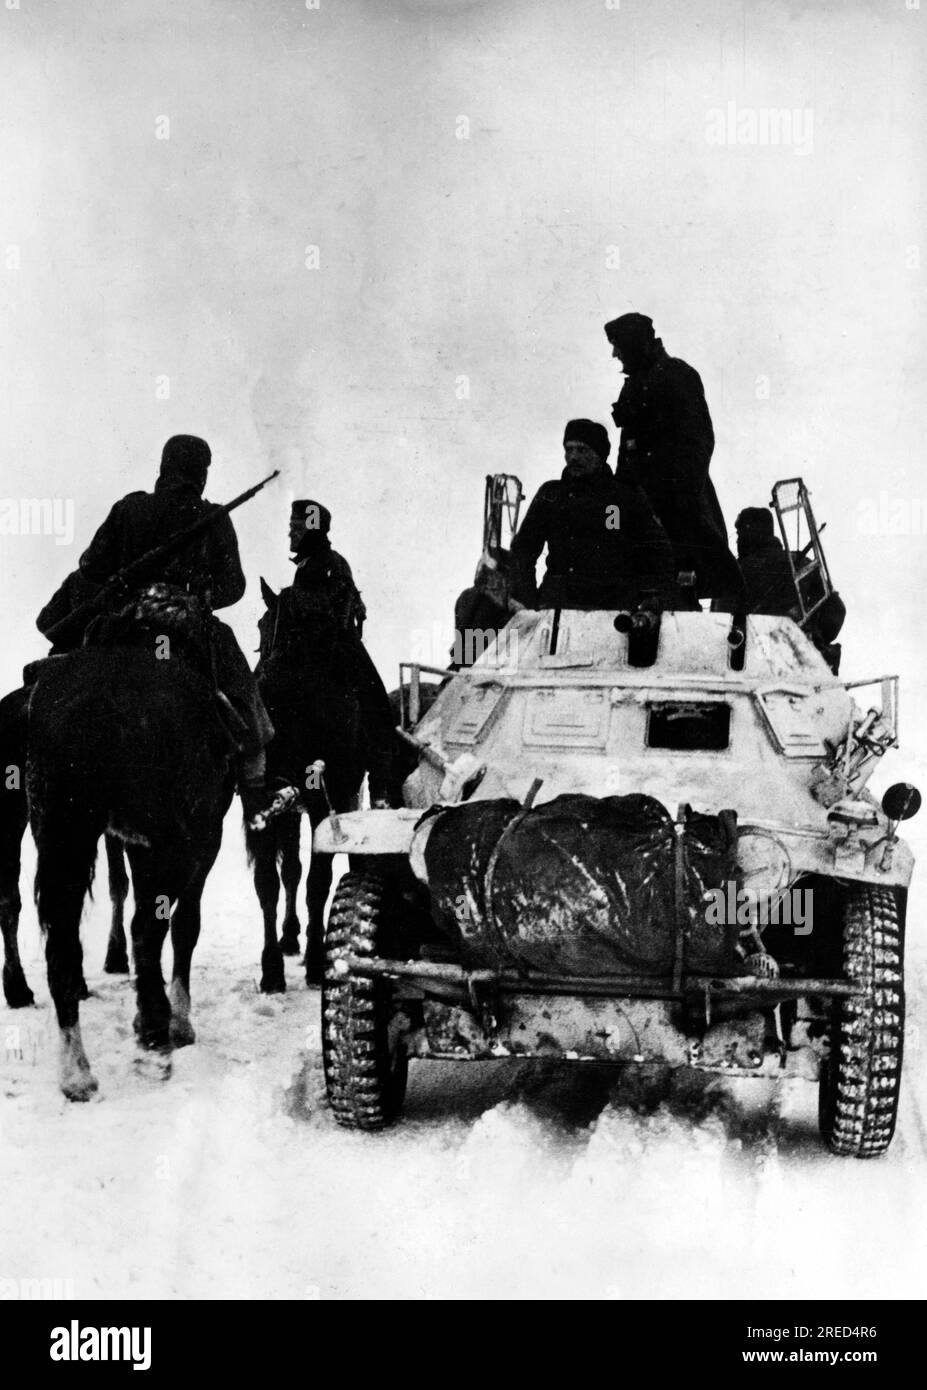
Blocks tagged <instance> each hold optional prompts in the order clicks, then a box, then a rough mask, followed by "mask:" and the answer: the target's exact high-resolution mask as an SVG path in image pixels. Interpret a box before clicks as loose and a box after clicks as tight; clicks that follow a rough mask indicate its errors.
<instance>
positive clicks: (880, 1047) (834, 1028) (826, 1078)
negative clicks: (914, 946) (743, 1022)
mask: <svg viewBox="0 0 927 1390" xmlns="http://www.w3.org/2000/svg"><path fill="white" fill-rule="evenodd" d="M843 968H844V973H845V974H846V976H847V978H848V979H850V980H854V981H855V982H856V983H857V984H859V985H860V986H862V990H863V992H862V993H861V994H858V995H855V996H854V997H852V998H848V999H840V1000H837V1001H835V1003H834V1006H833V1010H832V1013H831V1028H830V1055H829V1056H828V1058H827V1060H826V1061H825V1063H824V1065H823V1067H822V1070H821V1081H820V1091H819V1109H818V1113H819V1121H820V1129H821V1137H822V1138H823V1139H824V1141H825V1143H826V1144H827V1145H828V1147H829V1148H830V1149H831V1150H832V1151H833V1152H834V1153H836V1154H841V1155H844V1156H848V1157H852V1158H877V1157H878V1156H879V1155H880V1154H883V1153H885V1151H886V1149H887V1148H888V1146H889V1144H890V1143H891V1141H892V1135H893V1134H894V1132H895V1119H896V1115H897V1112H898V1093H899V1088H900V1085H901V1059H902V1045H903V1041H904V925H903V920H902V914H901V912H900V911H899V903H898V898H897V896H896V893H895V891H894V890H893V889H890V888H878V887H872V886H871V885H868V884H859V885H855V886H853V887H851V888H849V889H848V890H847V894H846V899H845V904H844V913H843Z"/></svg>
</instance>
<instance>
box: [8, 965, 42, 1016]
mask: <svg viewBox="0 0 927 1390" xmlns="http://www.w3.org/2000/svg"><path fill="white" fill-rule="evenodd" d="M3 997H4V999H5V1000H6V1002H7V1007H8V1008H10V1009H28V1007H29V1005H30V1004H34V1003H35V995H34V994H33V993H32V990H31V989H30V988H29V986H28V985H27V984H26V977H25V976H24V975H20V976H18V977H17V976H14V975H10V976H7V974H6V973H5V972H4V976H3Z"/></svg>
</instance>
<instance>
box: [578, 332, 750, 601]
mask: <svg viewBox="0 0 927 1390" xmlns="http://www.w3.org/2000/svg"><path fill="white" fill-rule="evenodd" d="M605 334H606V337H607V338H608V340H609V342H610V343H611V345H612V356H613V357H614V358H616V359H618V360H619V361H620V363H621V370H622V372H623V373H624V376H625V378H626V379H625V383H624V386H623V387H622V390H621V394H620V396H619V397H618V400H617V401H616V402H615V403H614V405H613V406H612V418H613V420H614V421H615V424H616V425H618V426H619V428H620V430H621V444H620V447H619V450H618V463H617V467H616V470H615V471H616V475H617V477H618V478H623V479H626V480H628V481H633V482H636V483H638V484H639V485H640V486H641V487H642V488H643V489H644V491H645V492H646V494H647V497H648V498H649V500H650V504H651V506H652V507H653V510H654V512H655V513H656V515H657V517H658V518H659V520H660V522H661V523H662V525H663V527H664V529H665V531H666V533H667V535H668V536H669V538H670V541H671V543H672V546H673V551H674V565H675V569H676V572H677V574H678V573H680V572H690V571H694V573H695V577H696V595H697V597H699V598H714V599H717V600H718V601H719V602H720V603H722V604H724V605H725V606H727V607H740V606H741V605H742V602H743V580H742V578H741V575H740V571H739V569H738V566H737V561H736V560H735V559H734V557H733V555H732V554H731V552H730V550H729V549H728V543H727V528H726V526H725V524H724V516H723V514H722V511H721V507H720V504H719V502H718V498H717V496H716V494H715V490H714V486H713V485H712V482H711V479H710V478H709V476H708V466H709V464H710V462H711V455H712V452H713V450H714V444H715V437H714V430H713V429H712V424H711V416H710V415H709V413H708V405H707V403H706V401H705V392H704V390H703V388H702V381H701V377H700V376H699V374H698V372H696V371H695V370H694V369H693V368H692V367H690V366H689V365H688V364H687V363H686V362H683V361H682V360H681V359H680V358H678V357H670V356H669V355H668V353H667V352H666V350H665V348H664V347H663V343H662V341H661V339H659V338H658V337H657V336H656V335H655V333H654V328H653V320H652V319H650V318H648V317H647V315H646V314H637V313H631V314H622V315H621V316H620V318H617V319H612V320H611V322H610V323H607V324H606V325H605Z"/></svg>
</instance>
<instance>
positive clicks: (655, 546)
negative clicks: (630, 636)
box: [511, 420, 672, 609]
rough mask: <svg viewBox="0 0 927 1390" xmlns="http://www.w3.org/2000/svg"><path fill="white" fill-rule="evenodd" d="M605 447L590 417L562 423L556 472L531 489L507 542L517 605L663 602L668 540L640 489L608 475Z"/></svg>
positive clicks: (668, 583) (668, 582) (668, 580)
mask: <svg viewBox="0 0 927 1390" xmlns="http://www.w3.org/2000/svg"><path fill="white" fill-rule="evenodd" d="M610 449H611V444H610V441H609V437H608V431H607V430H606V429H605V427H604V426H603V425H600V424H598V423H597V422H596V421H595V420H570V421H569V423H568V424H567V427H566V429H565V431H564V435H563V453H564V459H565V465H564V469H563V472H562V473H561V475H560V477H559V478H557V479H553V480H552V481H550V482H547V483H544V484H543V485H542V486H541V488H540V489H539V490H538V492H537V495H536V496H535V498H534V500H533V501H532V503H531V506H530V507H529V508H528V511H527V513H526V515H525V519H524V521H523V522H522V524H521V526H520V527H519V530H518V534H517V536H516V537H515V539H514V541H513V542H512V551H511V555H512V589H513V596H514V598H516V599H517V600H518V601H519V602H520V603H522V604H523V605H524V606H525V607H528V608H535V607H538V606H540V607H553V606H561V607H566V608H615V609H619V608H630V607H634V606H636V605H637V604H639V603H641V602H642V601H647V602H649V603H652V604H653V606H654V607H659V606H661V605H662V604H663V602H665V601H666V600H667V599H668V597H669V595H670V592H671V588H672V566H671V559H672V551H671V549H670V546H669V542H668V541H667V538H666V536H665V534H664V532H663V529H662V527H661V526H660V525H659V523H658V522H657V520H656V518H655V517H654V515H653V512H652V510H651V508H650V505H649V503H648V501H647V498H646V497H645V495H644V493H643V492H642V491H641V489H640V488H639V487H637V486H636V485H635V484H633V483H629V482H619V481H617V480H616V479H615V477H614V475H613V474H612V471H611V469H610V468H609V466H608V455H609V452H610ZM545 545H546V546H547V572H546V574H545V576H544V579H543V581H542V583H541V585H540V588H539V589H538V588H537V584H536V567H537V562H538V559H539V557H540V554H541V551H542V550H543V549H544V546H545Z"/></svg>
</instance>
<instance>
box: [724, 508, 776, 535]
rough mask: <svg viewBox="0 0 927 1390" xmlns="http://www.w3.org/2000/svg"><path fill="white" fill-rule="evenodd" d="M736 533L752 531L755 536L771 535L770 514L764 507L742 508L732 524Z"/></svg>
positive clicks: (771, 521) (771, 520)
mask: <svg viewBox="0 0 927 1390" xmlns="http://www.w3.org/2000/svg"><path fill="white" fill-rule="evenodd" d="M734 525H735V526H736V528H737V530H738V531H753V532H754V533H755V534H757V535H763V536H771V535H773V533H774V532H773V519H772V512H770V511H768V510H767V509H766V508H765V507H744V509H743V511H742V512H741V513H740V515H739V516H738V518H737V520H736V521H735V522H734Z"/></svg>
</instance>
